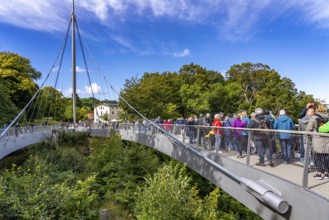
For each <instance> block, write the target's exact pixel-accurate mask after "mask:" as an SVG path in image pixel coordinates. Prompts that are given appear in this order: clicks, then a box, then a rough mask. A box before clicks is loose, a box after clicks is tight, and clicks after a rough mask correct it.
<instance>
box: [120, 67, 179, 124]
mask: <svg viewBox="0 0 329 220" xmlns="http://www.w3.org/2000/svg"><path fill="white" fill-rule="evenodd" d="M179 88H180V86H179V78H178V75H177V73H169V72H165V73H163V74H159V73H145V74H144V75H143V77H142V78H141V79H140V80H137V79H136V78H132V79H131V80H128V81H126V84H125V89H124V90H123V91H122V92H121V96H122V97H123V98H124V99H125V100H127V101H128V102H129V103H133V105H134V108H136V109H137V110H138V111H140V112H141V113H142V114H144V115H145V116H146V117H148V118H156V117H158V116H161V117H164V116H165V115H166V114H167V111H168V109H166V108H164V106H166V105H167V104H168V103H173V104H175V105H176V109H177V112H174V114H175V115H177V114H179V110H180V106H181V104H180V98H179V97H178V96H177V94H178V91H179ZM120 105H121V106H122V107H123V109H124V110H125V111H126V112H127V113H130V114H134V112H133V111H132V110H131V109H130V108H129V107H128V106H127V105H126V104H125V103H123V102H121V103H120ZM150 106H152V107H150ZM137 117H139V116H136V118H137Z"/></svg>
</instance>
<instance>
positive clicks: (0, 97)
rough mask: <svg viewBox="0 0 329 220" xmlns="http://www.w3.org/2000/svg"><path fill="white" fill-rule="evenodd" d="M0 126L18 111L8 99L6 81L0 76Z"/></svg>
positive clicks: (9, 120)
mask: <svg viewBox="0 0 329 220" xmlns="http://www.w3.org/2000/svg"><path fill="white" fill-rule="evenodd" d="M0 103H1V105H0V126H2V125H5V124H9V123H10V122H11V120H12V119H14V118H15V116H16V114H17V113H18V109H17V107H16V106H15V104H14V103H13V102H12V100H11V99H10V94H9V89H8V86H7V83H6V81H5V80H4V79H3V78H1V77H0Z"/></svg>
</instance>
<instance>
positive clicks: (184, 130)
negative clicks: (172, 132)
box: [181, 125, 186, 143]
mask: <svg viewBox="0 0 329 220" xmlns="http://www.w3.org/2000/svg"><path fill="white" fill-rule="evenodd" d="M181 129H182V138H183V143H185V132H186V126H185V125H184V127H182V128H181Z"/></svg>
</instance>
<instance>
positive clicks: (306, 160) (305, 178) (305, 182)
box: [302, 135, 311, 189]
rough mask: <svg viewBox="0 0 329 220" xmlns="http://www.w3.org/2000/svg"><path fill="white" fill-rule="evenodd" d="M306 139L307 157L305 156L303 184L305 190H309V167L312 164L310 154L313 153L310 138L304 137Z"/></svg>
mask: <svg viewBox="0 0 329 220" xmlns="http://www.w3.org/2000/svg"><path fill="white" fill-rule="evenodd" d="M304 137H306V144H305V139H304V149H305V156H304V170H303V183H302V187H303V189H307V187H308V165H309V164H310V160H311V158H310V153H311V145H310V138H311V137H310V136H309V135H307V136H304Z"/></svg>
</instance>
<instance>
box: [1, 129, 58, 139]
mask: <svg viewBox="0 0 329 220" xmlns="http://www.w3.org/2000/svg"><path fill="white" fill-rule="evenodd" d="M58 127H59V126H56V125H40V126H27V127H12V128H10V129H8V131H7V132H6V133H5V134H4V135H3V136H2V137H0V142H1V141H2V140H3V139H4V138H6V137H19V136H22V135H29V134H34V133H38V132H42V131H49V130H52V129H57V128H58ZM4 130H5V129H0V134H2V132H3V131H4Z"/></svg>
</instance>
